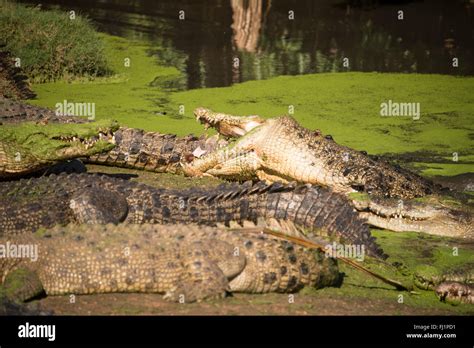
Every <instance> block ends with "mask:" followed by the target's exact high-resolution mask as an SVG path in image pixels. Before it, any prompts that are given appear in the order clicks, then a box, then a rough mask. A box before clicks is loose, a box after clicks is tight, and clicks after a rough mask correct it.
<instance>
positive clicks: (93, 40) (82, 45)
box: [0, 0, 108, 82]
mask: <svg viewBox="0 0 474 348" xmlns="http://www.w3.org/2000/svg"><path fill="white" fill-rule="evenodd" d="M0 43H1V44H4V45H6V46H5V48H4V49H6V50H8V51H9V52H11V54H12V55H13V57H15V58H20V59H21V67H22V68H23V71H24V72H25V73H26V75H27V76H28V77H29V78H30V79H31V80H32V81H36V82H45V81H55V80H59V79H72V78H77V77H88V78H90V77H95V76H102V75H105V74H106V73H107V72H108V67H107V61H106V58H105V54H104V47H103V43H102V41H101V40H100V39H99V36H98V35H97V33H96V31H95V30H94V28H93V26H92V25H91V23H90V22H89V20H88V19H86V18H84V17H82V16H78V15H77V14H76V16H75V18H74V19H71V17H70V14H69V13H67V12H60V11H41V10H39V9H38V8H34V7H27V6H24V5H20V4H14V3H11V2H9V1H5V0H0Z"/></svg>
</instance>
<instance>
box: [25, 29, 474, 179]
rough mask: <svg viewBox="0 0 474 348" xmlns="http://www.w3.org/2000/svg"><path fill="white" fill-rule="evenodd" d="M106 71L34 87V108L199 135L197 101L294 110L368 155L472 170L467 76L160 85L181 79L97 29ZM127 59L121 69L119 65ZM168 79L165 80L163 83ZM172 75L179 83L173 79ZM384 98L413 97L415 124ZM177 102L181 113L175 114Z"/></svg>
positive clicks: (472, 110) (245, 109) (248, 109)
mask: <svg viewBox="0 0 474 348" xmlns="http://www.w3.org/2000/svg"><path fill="white" fill-rule="evenodd" d="M100 37H101V38H102V40H103V41H104V43H105V52H106V55H107V57H109V64H110V66H111V69H112V70H114V71H115V72H116V75H114V76H111V77H108V78H99V79H96V80H94V81H77V82H75V83H67V82H55V83H46V84H37V85H35V86H34V90H35V92H37V93H38V100H36V101H33V103H34V104H38V105H42V106H49V107H54V105H55V104H56V103H58V102H62V101H63V100H64V99H66V100H68V101H75V102H95V103H96V113H97V114H98V118H114V119H117V120H118V121H119V122H120V123H121V124H123V125H127V126H130V127H137V128H144V129H146V130H153V131H161V132H165V133H176V134H178V135H185V134H189V133H195V134H202V133H203V132H204V131H203V128H202V126H201V125H199V124H198V123H197V122H196V121H195V119H194V117H193V114H192V111H193V109H194V108H196V107H197V106H205V107H209V108H211V109H214V110H217V111H220V112H226V113H232V114H237V115H239V114H240V115H248V114H259V115H262V116H264V117H272V116H277V115H283V114H287V113H288V106H289V105H293V106H294V108H295V114H294V117H295V118H296V119H297V120H298V121H299V122H300V123H301V124H302V125H303V126H305V127H308V128H311V129H316V128H317V129H320V130H322V131H323V133H325V134H331V135H333V137H334V138H335V140H336V141H337V142H339V143H341V144H344V145H347V146H350V147H353V148H355V149H358V150H365V151H367V152H369V153H371V154H383V153H411V152H423V151H429V152H430V153H435V154H437V155H440V156H442V157H444V158H451V157H452V153H453V152H457V153H458V156H459V163H456V162H453V163H452V164H440V165H438V164H437V163H429V164H427V167H426V168H424V169H426V174H428V175H436V174H443V175H455V174H458V173H461V172H463V173H465V172H474V146H473V145H474V142H473V137H474V127H473V125H472V120H473V119H474V94H473V93H472V91H473V90H474V78H472V77H453V76H444V75H420V74H379V73H327V74H314V75H304V76H282V77H277V78H273V79H269V80H264V81H250V82H246V83H242V84H238V85H234V86H232V87H226V88H208V89H199V90H191V91H183V92H177V91H168V90H165V89H163V88H162V86H161V87H160V85H159V84H158V85H155V84H153V81H166V84H167V85H170V84H171V85H173V83H172V82H173V81H176V83H181V82H182V79H183V76H182V74H180V73H179V71H178V70H177V69H175V68H173V67H164V66H160V65H158V64H157V63H156V62H157V61H158V59H156V57H152V56H149V55H148V54H147V52H148V51H149V49H150V47H148V46H147V45H146V44H144V43H141V42H132V41H128V40H125V39H122V38H117V37H113V36H109V35H105V34H101V35H100ZM125 58H129V59H130V62H131V66H130V67H125V66H124V59H125ZM170 81H171V82H170ZM180 81H181V82H180ZM389 99H391V100H392V101H399V102H419V103H420V105H421V118H420V120H417V121H415V120H413V119H411V118H409V117H382V116H380V104H381V103H382V102H384V101H387V100H389ZM180 105H182V106H184V108H185V112H184V115H180V114H179V112H178V110H179V107H180Z"/></svg>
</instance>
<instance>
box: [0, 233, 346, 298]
mask: <svg viewBox="0 0 474 348" xmlns="http://www.w3.org/2000/svg"><path fill="white" fill-rule="evenodd" d="M0 246H3V247H4V248H3V250H4V252H3V254H4V255H6V256H10V257H2V258H0V279H2V283H3V292H4V293H5V294H6V297H7V298H9V299H13V300H15V301H26V300H28V299H31V298H33V297H35V296H38V295H40V294H41V293H42V292H45V293H46V294H47V295H63V294H76V295H81V294H97V293H112V292H139V293H145V292H146V293H159V294H163V295H164V297H163V298H164V299H166V300H169V301H175V302H181V303H190V302H195V301H201V300H204V299H215V298H223V297H225V296H226V294H227V293H233V292H245V293H254V294H255V293H268V292H279V293H285V292H288V293H292V292H296V291H298V290H300V289H301V288H303V287H304V286H310V287H314V288H321V287H326V286H336V285H338V284H340V280H341V277H340V274H339V271H338V267H337V261H336V260H335V259H333V258H329V257H325V256H324V253H323V252H322V251H318V250H316V251H315V250H311V249H308V248H305V247H302V246H299V245H296V244H292V243H291V242H288V241H286V240H283V239H279V238H277V237H274V236H270V235H266V234H256V233H255V232H254V231H253V230H252V231H251V232H248V231H246V229H242V230H229V229H228V228H226V227H208V226H207V227H203V226H199V225H194V224H188V225H170V226H163V225H151V224H144V225H140V226H138V225H128V224H122V225H119V226H115V225H111V224H108V225H69V226H66V227H64V226H57V227H55V228H53V229H50V230H39V231H37V232H36V233H22V234H18V235H15V236H8V237H5V236H4V237H2V238H0ZM19 247H22V248H23V249H22V250H23V253H15V254H13V251H14V250H19V249H18V248H19ZM26 251H29V252H26Z"/></svg>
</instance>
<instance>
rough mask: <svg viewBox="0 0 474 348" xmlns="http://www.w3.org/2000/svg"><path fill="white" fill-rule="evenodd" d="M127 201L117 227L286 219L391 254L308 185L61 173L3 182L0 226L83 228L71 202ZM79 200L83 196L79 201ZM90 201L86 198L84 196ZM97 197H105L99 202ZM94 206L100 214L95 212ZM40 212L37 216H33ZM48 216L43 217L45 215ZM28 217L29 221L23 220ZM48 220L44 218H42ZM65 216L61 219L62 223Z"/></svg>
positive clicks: (326, 193)
mask: <svg viewBox="0 0 474 348" xmlns="http://www.w3.org/2000/svg"><path fill="white" fill-rule="evenodd" d="M107 192H112V193H114V195H112V197H117V195H118V196H120V197H123V201H126V203H124V205H126V206H127V207H126V217H125V218H124V219H123V216H124V214H123V209H118V210H117V211H116V212H114V214H115V215H114V216H112V217H110V218H108V220H107V221H109V222H117V223H118V222H121V221H125V222H128V223H137V224H143V223H158V224H170V223H199V224H205V225H211V226H212V225H216V224H217V223H225V224H228V223H229V222H230V221H240V222H241V221H244V220H250V221H253V222H257V220H258V219H259V218H262V219H270V218H275V219H286V220H290V221H292V222H294V223H295V224H296V225H297V226H301V227H302V228H304V229H307V230H309V231H313V232H315V233H317V234H319V235H322V236H326V237H328V238H329V239H335V240H338V241H341V242H343V243H350V244H357V245H364V246H365V248H366V250H367V252H368V253H369V254H371V255H374V256H384V254H383V251H382V250H381V249H380V247H379V246H378V245H377V244H376V243H375V238H374V237H372V236H371V234H370V230H369V228H368V226H367V225H366V224H365V221H364V220H362V219H360V218H359V217H358V214H357V213H356V212H355V211H354V208H353V207H352V205H351V204H350V203H349V202H348V201H347V198H346V197H344V196H343V195H341V194H338V193H335V192H332V191H331V190H328V189H325V188H321V187H316V186H310V185H303V186H295V185H281V184H272V185H267V184H264V183H262V182H259V183H256V184H250V183H247V184H245V185H237V184H233V185H222V186H220V187H217V188H212V189H199V188H193V189H188V190H167V189H157V188H153V187H150V186H147V185H144V184H138V183H135V182H130V181H128V180H123V179H118V178H113V177H110V176H106V175H90V174H69V175H66V174H61V175H59V176H56V175H51V176H48V177H41V178H32V179H29V180H19V181H15V182H4V183H0V197H1V200H2V202H1V203H2V204H1V205H0V226H1V228H2V231H3V233H4V234H14V233H18V232H22V231H35V230H36V229H37V228H39V227H41V226H44V224H45V223H46V224H47V225H46V227H47V226H50V225H51V224H54V223H62V224H65V223H69V222H75V221H76V220H75V219H76V216H77V209H76V213H74V212H72V211H71V209H72V208H71V201H74V203H75V205H78V206H79V207H78V209H80V208H81V202H83V201H86V202H89V203H88V209H99V210H103V211H105V213H106V214H107V213H110V210H111V208H108V207H113V206H116V205H118V204H119V203H120V201H119V200H118V199H117V198H113V199H110V200H111V202H110V203H107V202H106V199H105V198H104V199H99V198H98V197H107V196H110V194H109V195H106V194H105V193H107ZM78 197H79V198H78ZM84 197H85V198H84ZM95 197H97V198H95ZM91 206H92V208H91ZM31 212H35V214H31ZM41 212H42V213H41ZM18 216H24V217H25V218H24V219H18ZM37 216H39V217H40V219H38V218H37ZM56 218H58V219H59V221H55V219H56Z"/></svg>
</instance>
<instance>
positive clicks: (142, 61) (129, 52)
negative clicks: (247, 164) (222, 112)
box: [30, 34, 191, 133]
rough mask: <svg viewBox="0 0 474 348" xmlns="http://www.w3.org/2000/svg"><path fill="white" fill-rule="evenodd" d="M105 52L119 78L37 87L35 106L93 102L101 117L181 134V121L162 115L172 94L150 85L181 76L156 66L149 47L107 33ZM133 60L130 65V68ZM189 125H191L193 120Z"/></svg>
mask: <svg viewBox="0 0 474 348" xmlns="http://www.w3.org/2000/svg"><path fill="white" fill-rule="evenodd" d="M99 36H100V37H101V38H102V40H103V41H104V42H105V52H106V55H107V57H108V61H109V65H110V67H111V69H112V70H113V71H115V75H113V76H109V77H104V78H97V79H95V80H94V81H75V82H73V83H69V82H66V81H58V82H51V83H43V84H35V85H34V91H35V92H36V93H37V94H38V98H37V100H32V101H30V102H31V103H32V104H36V105H43V106H48V107H51V108H54V107H55V104H56V103H62V102H63V101H64V100H67V101H68V102H89V103H95V104H96V108H95V111H96V114H97V118H98V119H100V118H113V119H115V120H117V121H119V122H120V124H121V125H127V126H130V127H136V128H143V129H146V130H161V131H163V132H168V133H177V132H178V130H181V129H182V127H183V123H184V122H183V121H182V120H180V119H176V118H172V117H168V116H161V114H160V113H161V112H163V111H164V109H165V107H166V105H167V97H168V93H166V92H164V91H163V90H162V89H160V88H159V87H152V86H150V83H151V82H152V81H153V80H154V79H155V78H156V77H157V76H161V77H166V78H167V79H170V78H172V77H176V78H179V77H181V75H180V73H179V71H178V70H177V69H175V68H173V67H163V66H159V65H157V64H155V59H154V58H153V57H150V56H148V55H147V50H148V49H149V47H148V46H146V45H145V44H143V43H141V42H133V41H128V40H125V39H122V38H118V37H113V36H109V35H105V34H100V35H99ZM126 59H129V61H130V66H129V67H128V66H126V65H125V62H126ZM188 123H191V121H190V120H189V122H188Z"/></svg>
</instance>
